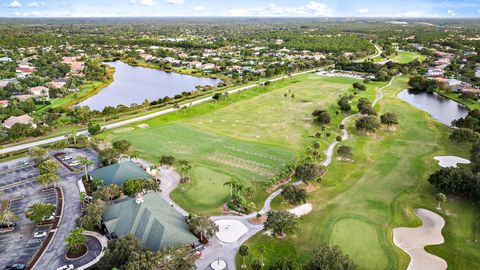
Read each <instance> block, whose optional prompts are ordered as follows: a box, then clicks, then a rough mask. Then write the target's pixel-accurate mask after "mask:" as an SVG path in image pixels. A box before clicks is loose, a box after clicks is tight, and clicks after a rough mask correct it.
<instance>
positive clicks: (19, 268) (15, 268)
mask: <svg viewBox="0 0 480 270" xmlns="http://www.w3.org/2000/svg"><path fill="white" fill-rule="evenodd" d="M25 267H26V265H25V264H19V263H17V264H12V265H7V267H5V270H24V269H25Z"/></svg>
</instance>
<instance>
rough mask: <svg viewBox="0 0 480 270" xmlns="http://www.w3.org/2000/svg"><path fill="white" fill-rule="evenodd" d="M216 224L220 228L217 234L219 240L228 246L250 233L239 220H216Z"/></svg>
mask: <svg viewBox="0 0 480 270" xmlns="http://www.w3.org/2000/svg"><path fill="white" fill-rule="evenodd" d="M215 224H217V225H218V228H219V231H218V232H217V233H216V234H215V235H216V236H217V238H218V240H220V241H222V242H224V243H228V244H231V243H235V242H236V241H238V239H240V237H242V236H243V235H244V234H245V233H247V231H248V229H247V227H246V226H245V225H244V224H243V223H242V222H241V221H238V220H231V219H230V220H227V219H223V220H216V221H215Z"/></svg>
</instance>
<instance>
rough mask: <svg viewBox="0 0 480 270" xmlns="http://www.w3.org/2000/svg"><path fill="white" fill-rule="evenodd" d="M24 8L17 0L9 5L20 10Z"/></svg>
mask: <svg viewBox="0 0 480 270" xmlns="http://www.w3.org/2000/svg"><path fill="white" fill-rule="evenodd" d="M21 6H22V3H20V2H18V1H17V0H14V1H13V2H11V3H10V4H8V7H9V8H19V7H21Z"/></svg>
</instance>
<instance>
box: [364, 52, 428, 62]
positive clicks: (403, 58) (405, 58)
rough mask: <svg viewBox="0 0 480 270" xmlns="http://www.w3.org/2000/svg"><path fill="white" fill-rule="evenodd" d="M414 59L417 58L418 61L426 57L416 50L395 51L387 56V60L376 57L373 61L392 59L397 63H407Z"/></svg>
mask: <svg viewBox="0 0 480 270" xmlns="http://www.w3.org/2000/svg"><path fill="white" fill-rule="evenodd" d="M415 59H418V61H420V62H423V61H425V59H427V57H426V56H425V55H422V54H420V53H418V52H407V51H396V54H393V55H390V56H388V60H387V59H386V58H382V57H377V58H374V59H373V60H374V61H375V62H382V61H393V62H396V63H399V64H407V63H410V62H412V61H413V60H415Z"/></svg>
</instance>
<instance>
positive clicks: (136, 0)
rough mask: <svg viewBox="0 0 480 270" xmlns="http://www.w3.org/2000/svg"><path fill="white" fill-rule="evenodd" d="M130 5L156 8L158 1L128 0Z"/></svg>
mask: <svg viewBox="0 0 480 270" xmlns="http://www.w3.org/2000/svg"><path fill="white" fill-rule="evenodd" d="M130 3H132V4H138V5H142V6H156V5H158V0H130Z"/></svg>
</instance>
